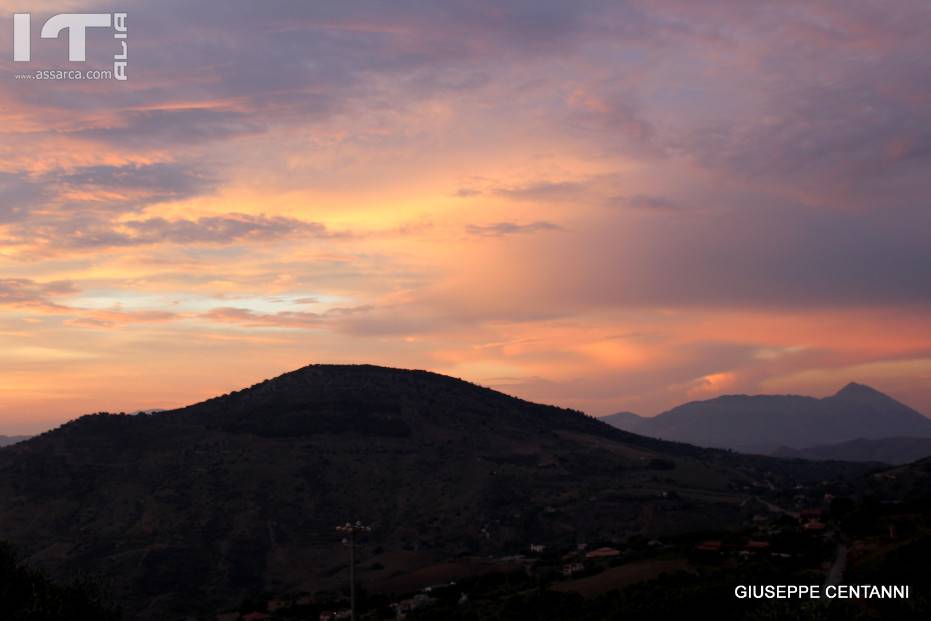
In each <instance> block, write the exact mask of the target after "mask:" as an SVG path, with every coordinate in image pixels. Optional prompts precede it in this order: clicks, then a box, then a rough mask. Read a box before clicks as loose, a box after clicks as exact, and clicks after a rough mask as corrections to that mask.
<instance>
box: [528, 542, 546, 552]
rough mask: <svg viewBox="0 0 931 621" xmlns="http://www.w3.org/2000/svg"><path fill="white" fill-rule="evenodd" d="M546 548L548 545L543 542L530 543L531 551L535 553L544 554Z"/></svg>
mask: <svg viewBox="0 0 931 621" xmlns="http://www.w3.org/2000/svg"><path fill="white" fill-rule="evenodd" d="M544 550H546V546H545V545H543V544H540V543H531V544H530V552H532V553H533V554H542V553H543V551H544Z"/></svg>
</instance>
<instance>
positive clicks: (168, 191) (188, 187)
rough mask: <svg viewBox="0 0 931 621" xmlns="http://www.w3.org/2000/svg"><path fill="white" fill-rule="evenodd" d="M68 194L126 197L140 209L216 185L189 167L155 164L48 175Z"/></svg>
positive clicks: (178, 198) (194, 193)
mask: <svg viewBox="0 0 931 621" xmlns="http://www.w3.org/2000/svg"><path fill="white" fill-rule="evenodd" d="M46 177H47V179H48V182H49V183H54V182H55V181H58V182H59V183H60V184H61V185H63V186H65V188H66V189H68V190H74V189H77V190H82V191H84V192H88V193H93V192H99V191H104V192H107V193H111V194H112V193H116V194H127V195H131V196H133V197H138V198H135V199H134V202H135V203H136V205H137V206H145V205H149V204H153V203H161V202H167V201H176V200H183V199H186V198H190V197H192V196H197V195H200V194H204V193H206V192H209V191H211V190H212V189H213V188H214V187H215V181H214V180H213V179H212V178H211V177H210V176H208V175H206V174H203V173H200V172H198V171H197V169H196V168H195V167H193V166H191V165H190V164H181V163H155V164H145V165H138V164H127V165H125V166H90V167H84V168H79V169H77V170H75V171H73V172H69V173H66V174H63V175H62V174H48V175H46Z"/></svg>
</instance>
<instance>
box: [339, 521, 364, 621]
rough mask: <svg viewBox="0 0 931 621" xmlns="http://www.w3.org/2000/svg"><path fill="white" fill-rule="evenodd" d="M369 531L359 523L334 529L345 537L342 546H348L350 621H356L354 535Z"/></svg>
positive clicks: (347, 523)
mask: <svg viewBox="0 0 931 621" xmlns="http://www.w3.org/2000/svg"><path fill="white" fill-rule="evenodd" d="M371 530H372V528H371V527H370V526H365V525H364V524H362V522H359V521H356V522H355V523H352V522H346V523H345V524H343V525H342V526H337V527H336V531H337V532H340V533H342V534H344V535H347V537H346V538H345V539H343V545H346V546H349V608H350V609H351V611H352V621H356V534H357V533H367V532H369V531H371Z"/></svg>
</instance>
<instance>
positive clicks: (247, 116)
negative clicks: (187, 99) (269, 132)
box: [71, 108, 267, 150]
mask: <svg viewBox="0 0 931 621" xmlns="http://www.w3.org/2000/svg"><path fill="white" fill-rule="evenodd" d="M261 119H262V117H261V116H260V115H257V114H253V113H249V112H242V111H235V110H223V109H210V108H188V109H184V108H182V109H173V108H172V109H154V110H143V111H130V112H126V113H124V114H121V115H120V116H119V119H118V120H117V121H116V122H115V123H106V124H102V125H100V126H96V127H94V126H91V127H87V128H82V129H79V130H76V131H74V132H72V133H71V135H73V136H75V137H77V138H87V139H91V140H95V141H100V142H106V143H109V144H111V145H114V146H120V147H123V148H126V149H132V150H139V149H150V148H159V147H163V146H170V145H178V146H188V145H198V144H203V143H205V142H209V141H213V140H223V139H227V138H232V137H235V136H240V135H245V134H254V133H258V132H261V131H264V130H265V129H266V127H267V122H266V121H263V120H261Z"/></svg>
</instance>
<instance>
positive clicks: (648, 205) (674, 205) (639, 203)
mask: <svg viewBox="0 0 931 621" xmlns="http://www.w3.org/2000/svg"><path fill="white" fill-rule="evenodd" d="M607 202H608V205H609V206H612V207H613V206H621V207H629V208H632V209H644V210H648V211H678V210H680V209H685V207H684V206H683V205H681V204H679V203H678V202H676V201H674V200H672V199H670V198H667V197H665V196H653V195H647V194H636V195H634V196H613V197H611V198H609V199H608V201H607Z"/></svg>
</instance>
